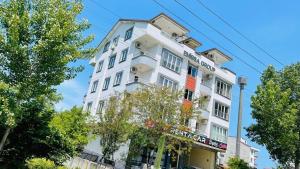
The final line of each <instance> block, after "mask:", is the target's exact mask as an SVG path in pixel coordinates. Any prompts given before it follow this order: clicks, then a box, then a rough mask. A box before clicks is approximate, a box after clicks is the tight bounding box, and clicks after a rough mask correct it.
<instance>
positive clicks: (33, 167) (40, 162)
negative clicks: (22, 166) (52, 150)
mask: <svg viewBox="0 0 300 169" xmlns="http://www.w3.org/2000/svg"><path fill="white" fill-rule="evenodd" d="M26 166H27V167H28V169H67V167H63V166H56V165H55V163H54V162H53V161H51V160H48V159H46V158H32V159H30V160H28V161H27V162H26Z"/></svg>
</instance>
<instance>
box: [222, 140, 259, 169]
mask: <svg viewBox="0 0 300 169" xmlns="http://www.w3.org/2000/svg"><path fill="white" fill-rule="evenodd" d="M258 152H259V150H258V149H256V148H254V147H252V146H250V145H248V144H247V142H246V140H244V139H241V151H240V158H241V159H243V160H244V161H245V162H246V163H248V165H249V166H250V167H251V168H257V166H256V159H257V158H258ZM235 154H236V137H232V136H230V137H228V140H227V150H226V153H220V154H219V155H218V163H219V165H220V166H222V167H224V168H227V167H228V166H227V162H228V160H229V159H230V158H232V157H235Z"/></svg>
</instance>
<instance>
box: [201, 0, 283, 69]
mask: <svg viewBox="0 0 300 169" xmlns="http://www.w3.org/2000/svg"><path fill="white" fill-rule="evenodd" d="M196 2H198V3H199V4H200V5H201V6H202V7H204V8H205V9H206V10H208V11H209V12H210V13H211V14H213V15H215V16H216V17H217V18H219V19H220V20H221V21H222V22H223V23H224V24H225V25H227V26H228V27H230V28H231V29H232V30H233V31H235V32H236V33H237V34H239V35H240V36H242V37H243V38H244V39H246V40H247V41H248V42H250V43H251V44H252V45H254V46H255V47H257V48H258V49H259V50H260V51H262V52H263V53H265V54H266V55H268V56H269V57H271V58H273V59H274V60H275V61H277V63H279V64H280V65H282V66H283V65H284V64H283V63H282V62H280V61H279V60H278V59H276V57H274V56H272V55H271V54H270V53H269V52H267V51H266V50H265V49H264V48H263V47H261V46H260V45H258V44H257V43H256V42H254V41H253V40H251V39H250V38H248V37H247V36H246V35H245V34H243V33H242V32H240V31H239V30H238V29H236V28H235V27H234V26H233V25H232V24H230V23H229V22H227V21H226V20H225V19H224V18H222V17H221V16H220V15H218V14H217V13H216V12H214V11H213V10H212V9H210V8H209V7H208V6H206V5H205V4H204V3H203V2H202V1H201V0H196Z"/></svg>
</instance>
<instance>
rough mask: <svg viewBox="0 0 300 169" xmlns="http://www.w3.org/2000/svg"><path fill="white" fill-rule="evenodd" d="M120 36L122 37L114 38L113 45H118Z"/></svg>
mask: <svg viewBox="0 0 300 169" xmlns="http://www.w3.org/2000/svg"><path fill="white" fill-rule="evenodd" d="M119 37H120V36H117V37H115V38H114V39H113V45H114V46H118V41H119Z"/></svg>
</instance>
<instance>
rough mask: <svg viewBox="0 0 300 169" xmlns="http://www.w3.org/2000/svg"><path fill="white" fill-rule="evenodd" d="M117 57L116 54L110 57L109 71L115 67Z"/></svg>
mask: <svg viewBox="0 0 300 169" xmlns="http://www.w3.org/2000/svg"><path fill="white" fill-rule="evenodd" d="M116 55H117V54H114V55H112V56H110V57H109V62H108V69H110V68H113V67H114V65H115V60H116Z"/></svg>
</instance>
